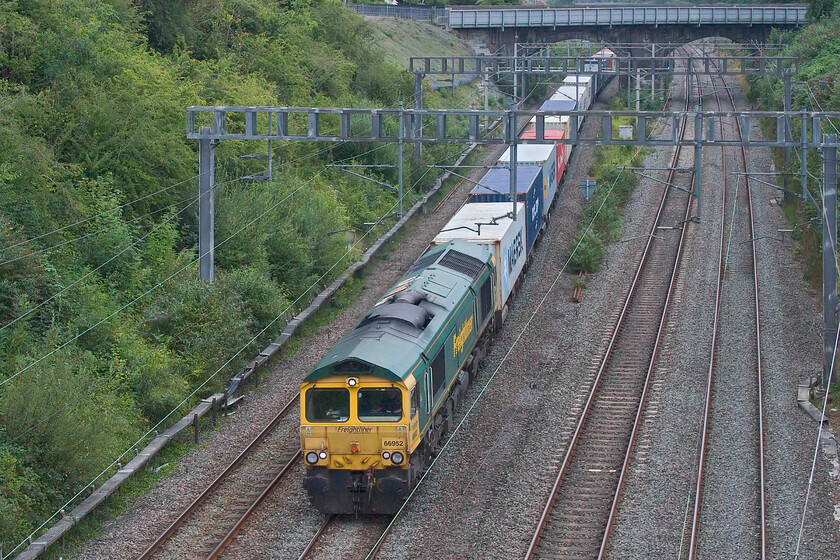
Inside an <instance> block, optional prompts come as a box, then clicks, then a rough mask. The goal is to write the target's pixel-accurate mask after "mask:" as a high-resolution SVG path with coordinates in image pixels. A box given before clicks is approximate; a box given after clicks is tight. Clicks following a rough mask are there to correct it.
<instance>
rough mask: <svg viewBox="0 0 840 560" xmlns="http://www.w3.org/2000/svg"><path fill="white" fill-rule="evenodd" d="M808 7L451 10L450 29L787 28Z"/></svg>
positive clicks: (802, 18)
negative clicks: (780, 26) (641, 26)
mask: <svg viewBox="0 0 840 560" xmlns="http://www.w3.org/2000/svg"><path fill="white" fill-rule="evenodd" d="M806 11H807V8H806V6H804V5H803V6H772V7H768V6H761V7H758V6H755V7H744V8H732V7H723V6H720V7H716V6H715V7H713V6H709V7H703V6H695V7H656V6H650V7H639V8H632V7H631V8H548V9H490V8H481V9H451V10H450V11H449V27H451V28H455V29H486V28H496V27H499V28H505V27H571V26H593V25H595V26H612V25H756V24H758V25H785V26H795V25H802V24H804V23H806V21H807V20H806V17H805V13H806Z"/></svg>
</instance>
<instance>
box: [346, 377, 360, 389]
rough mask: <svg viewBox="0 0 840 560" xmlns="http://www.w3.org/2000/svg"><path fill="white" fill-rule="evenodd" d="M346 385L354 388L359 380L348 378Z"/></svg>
mask: <svg viewBox="0 0 840 560" xmlns="http://www.w3.org/2000/svg"><path fill="white" fill-rule="evenodd" d="M347 384H348V385H350V386H351V387H355V386H356V385H358V384H359V380H358V379H356V378H355V377H348V378H347Z"/></svg>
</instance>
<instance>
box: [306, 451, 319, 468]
mask: <svg viewBox="0 0 840 560" xmlns="http://www.w3.org/2000/svg"><path fill="white" fill-rule="evenodd" d="M306 462H307V463H309V464H310V465H314V464H315V463H317V462H318V454H317V453H315V452H314V451H310V452H309V453H307V454H306Z"/></svg>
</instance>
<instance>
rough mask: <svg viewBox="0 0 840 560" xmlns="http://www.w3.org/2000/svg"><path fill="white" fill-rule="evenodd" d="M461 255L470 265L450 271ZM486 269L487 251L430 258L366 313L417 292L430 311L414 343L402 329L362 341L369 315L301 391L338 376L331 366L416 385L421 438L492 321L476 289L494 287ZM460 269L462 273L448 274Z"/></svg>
mask: <svg viewBox="0 0 840 560" xmlns="http://www.w3.org/2000/svg"><path fill="white" fill-rule="evenodd" d="M459 254H460V255H466V256H467V257H470V258H471V259H472V260H473V261H475V262H469V260H468V259H463V260H464V261H467V262H465V263H454V262H453V260H455V259H457V257H456V256H455V255H459ZM441 257H443V258H441ZM447 257H449V258H448V259H447ZM492 261H493V258H492V255H491V254H490V252H489V251H487V250H486V249H485V248H483V247H481V246H478V245H473V244H471V243H468V242H466V241H461V240H455V241H452V242H450V243H446V244H444V245H440V246H438V247H435V248H433V249H431V250H429V251H428V252H426V253H425V254H424V255H423V256H422V257H420V258H419V259H418V260H417V262H416V263H415V264H414V265H413V266H412V267H411V268H410V269H409V270H408V272H406V273H405V274H404V275H403V277H402V278H400V280H399V281H398V282H397V283H396V284H394V285H393V286H392V287H391V289H390V290H388V292H387V293H386V294H385V295H384V296H383V297H382V298H381V299H380V300H379V302H377V303H376V304H375V305H374V307H373V309H372V310H371V311H375V310H376V309H377V308H379V307H381V306H383V305H386V304H387V302H388V300H389V299H391V298H392V297H393V296H394V295H395V294H398V293H399V292H402V291H407V290H414V291H419V292H422V293H423V294H425V296H426V299H425V301H424V305H425V304H430V305H429V306H428V307H430V308H431V310H432V312H433V316H432V318H431V320H430V321H429V323H428V325H426V326H425V328H424V329H422V332H421V333H420V334H419V336H418V335H416V334H415V333H414V332H411V328H410V327H408V328H405V329H401V328H400V327H401V325H400V322H398V321H397V322H393V321H392V322H391V323H390V324H389V325H388V327H387V328H383V329H382V330H381V332H379V333H376V335H375V336H371V335H370V333H369V332H364V333H360V332H358V331H359V327H360V326H362V325H364V324H366V322H368V321H369V314H368V315H366V317H365V318H363V319H362V320H361V321H360V322H359V323H357V324H356V326H355V327H354V329H353V330H351V331H350V332H349V333H348V334H347V335H345V336H344V337H343V338H342V339H341V340H340V341H339V342H338V343H337V344H336V345H335V346H334V347H333V348H332V349H331V350H330V351H329V352H328V353H327V355H326V356H324V357H323V358H322V359H321V361H319V362H318V364H317V365H316V366H315V368H314V369H313V370H312V372H310V374H309V375H307V376H306V378H305V379H304V383H311V382H316V381H318V380H319V379H323V378H326V377H329V376H333V375H336V373H339V372H340V370H341V368H340V367H339V368H338V370H337V369H336V366H337V365H340V364H348V365H350V364H353V362H356V363H358V364H359V365H360V366H362V367H352V366H350V367H347V368H345V373H348V374H352V375H372V376H374V377H379V378H382V379H386V380H390V381H397V382H403V383H405V382H407V381H408V380H409V378H413V380H414V383H411V382H409V383H407V384H408V385H409V386H410V385H415V386H416V387H418V391H419V395H418V396H419V401H420V402H419V405H420V407H419V408H420V410H419V412H420V426H421V430H420V436H421V437H422V435H423V433H424V432H425V428H426V427H427V426H428V420H429V418H430V416H431V414H432V413H433V412H434V411H435V410H437V408H438V407H439V406H440V401H441V400H442V399H443V397H444V396H445V395H446V390H445V389H448V388H449V387H450V386H451V384H452V382H453V381H454V379H455V377H456V376H457V375H458V373H459V371H460V369H461V366H462V365H463V363H464V361H465V360H466V359H467V356H469V354H470V352H471V351H472V349H473V346H475V342H476V341H477V340H478V338H479V336H480V335H481V333H482V332H483V331H484V328H485V327H486V325H487V323H488V322H489V321H490V319H491V317H492V311H493V307H492V306H493V301H492V297H493V292H492V290H487V288H485V290H486V291H489V294H488V293H485V294H484V301H483V302H482V301H481V299H482V298H481V294H480V290H481V288H482V287H484V286H485V285H490V283H491V282H492V267H493V265H494V263H493V262H492ZM479 263H480V264H479ZM447 265H448V266H447ZM459 265H460V268H461V270H460V271H456V270H453V268H451V267H452V266H459ZM470 265H472V266H471V268H468V267H469V266H470ZM482 303H483V305H482ZM430 366H431V370H432V371H431V375H429V371H430ZM439 368H442V370H443V371H442V372H441V371H439ZM430 394H431V396H430Z"/></svg>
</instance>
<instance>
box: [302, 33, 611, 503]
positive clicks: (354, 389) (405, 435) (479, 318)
mask: <svg viewBox="0 0 840 560" xmlns="http://www.w3.org/2000/svg"><path fill="white" fill-rule="evenodd" d="M614 56H615V55H614V54H613V53H612V51H610V50H609V49H604V50H602V51H601V52H599V53H598V54H596V55H595V56H594V57H593V59H595V58H602V59H603V58H607V59H610V58H614ZM589 67H591V65H590V66H589ZM601 68H602V71H601V72H597V73H596V74H589V73H582V74H580V75H570V76H566V78H565V80H564V84H563V85H562V86H560V87H559V88H558V89H557V91H556V92H555V93H554V95H553V96H552V98H551V99H550V100H548V101H547V102H546V103H545V104H543V107H541V109H543V110H557V109H556V106H557V103H556V102H562V103H563V107H565V108H564V109H560V110H580V111H585V110H586V109H588V108H589V106H590V104H591V103H592V102H593V100H594V99H595V98H596V97H597V95H598V92H599V91H600V90H601V88H602V87H603V86H604V85H605V84H606V82H607V80H608V79H609V77H610V74H609V71H607V72H604V71H603V61H602V62H601ZM608 68H612V69H613V70H614V68H613V67H612V66H610V67H608ZM570 103H571V105H570ZM545 121H546V139H547V140H548V139H562V138H567V137H568V133H569V130H568V127H569V119H568V118H567V117H547V118H546V119H545ZM533 125H534V122H533V121H532V123H531V124H530V125H529V126H528V127H526V130H525V131H524V132H523V135H522V136H523V137H528V135H531V137H532V138H533V137H534V136H533V128H534V126H533ZM549 131H551V132H549ZM566 148H571V146H564V145H563V144H555V143H546V144H523V145H522V146H520V148H519V150H518V153H517V163H518V165H517V177H516V179H517V201H518V202H521V204H517V206H516V208H517V215H516V216H515V219H514V216H513V215H512V212H511V203H510V200H509V195H508V194H504V193H507V192H509V186H510V169H508V168H504V167H499V168H494V169H490V170H489V171H488V172H487V173H486V174H485V175H484V176H483V177H482V178H481V179H480V180H479V181H478V184H477V185H476V187H475V188H474V189H473V190H472V192H471V193H470V197H469V200H468V201H467V203H466V204H464V206H462V207H461V209H460V210H459V211H458V212H457V213H456V214H455V215H454V216H453V217H452V219H451V220H450V221H449V223H447V225H446V226H445V227H444V228H443V229H442V230H441V231H440V232H439V233H438V235H437V236H436V237H435V238H434V240H433V241H432V244H431V247H430V249H429V250H428V251H426V252H425V253H424V254H423V255H422V256H420V258H419V259H417V261H416V262H415V263H414V264H413V265H412V266H411V268H409V270H408V271H407V272H406V273H405V274H404V275H403V276H402V278H400V280H399V281H398V282H397V283H396V284H394V286H392V287H391V288H390V289H389V290H388V292H387V293H386V294H385V295H384V296H383V297H382V298H381V299H380V300H379V301H378V302H377V303H376V304H375V305H374V306H373V308H372V309H370V310H369V311H368V312H367V313H366V314H365V316H364V318H363V319H362V320H361V321H359V323H358V324H357V325H356V326H355V327H354V328H353V329H352V330H351V331H350V332H349V333H347V334H346V335H345V336H344V337H343V338H342V339H341V340H340V341H339V342H338V343H337V344H336V345H335V346H334V347H333V348H332V349H331V350H330V351H329V352H328V353H327V355H326V356H324V357H323V358H322V359H321V361H320V362H319V363H318V364H317V365H316V366H315V368H314V369H313V370H312V372H311V373H309V375H307V376H306V378H305V379H304V380H303V383H302V385H301V389H300V396H301V398H300V402H301V413H300V421H301V426H300V436H301V449H302V453H303V459H304V462H305V464H306V476H305V478H304V481H303V484H304V487H305V488H306V491H307V493H308V495H309V498H310V501H311V502H312V504H313V505H314V507H315V508H316V509H318V510H319V511H321V512H323V513H328V514H342V513H350V514H352V513H355V514H392V513H395V512H396V511H397V510H398V509H399V508H400V507H401V505H402V504H403V502H404V501H405V499H406V498H407V497H408V495H409V493H410V492H411V490H412V489H413V488H414V487H415V486H416V484H417V482H418V480H419V479H420V477H421V476H422V474H423V472H424V471H425V469H426V468H427V467H428V465H429V463H430V461H431V460H432V459H433V457H434V456H435V455H436V454H437V452H438V451H439V449H440V446H441V445H442V441H443V436H444V435H445V434H446V433H447V432H448V431H449V429H450V427H451V426H450V422H451V420H452V415H453V411H454V410H455V408H456V406H457V405H458V402H459V401H460V400H461V399H462V398H463V396H464V393H465V391H466V389H467V387H468V386H469V385H470V384H471V383H472V381H473V379H474V378H475V376H476V375H477V373H478V365H479V362H480V361H481V359H482V358H483V357H484V356H485V355H486V352H487V347H488V343H489V336H486V335H487V334H488V333H489V332H491V331H493V330H494V329H495V328H497V327H498V326H499V325H500V324H501V323H502V321H503V320H504V317H505V311H506V309H507V304H508V301H509V300H510V298H511V297H512V296H513V294H514V293H515V290H516V287H517V285H518V283H519V282H520V281H521V279H522V276H523V270H524V269H525V265H526V262H527V260H528V258H529V257H530V255H531V253H532V251H533V248H534V245H535V243H536V241H537V238H538V237H539V236H540V233H541V232H542V230H543V229H544V227H545V224H546V222H547V220H548V218H549V215H550V212H551V209H552V206H553V203H554V200H555V199H556V198H557V194H558V185H559V183H560V180H561V178H562V176H563V172H564V170H565V167H566V164H567V162H568V160H569V157H570V152H571V150H570V149H566ZM509 161H510V154H509V153H508V152H505V154H504V155H503V156H502V157H501V158H500V160H499V163H500V165H504V163H505V162H509Z"/></svg>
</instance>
